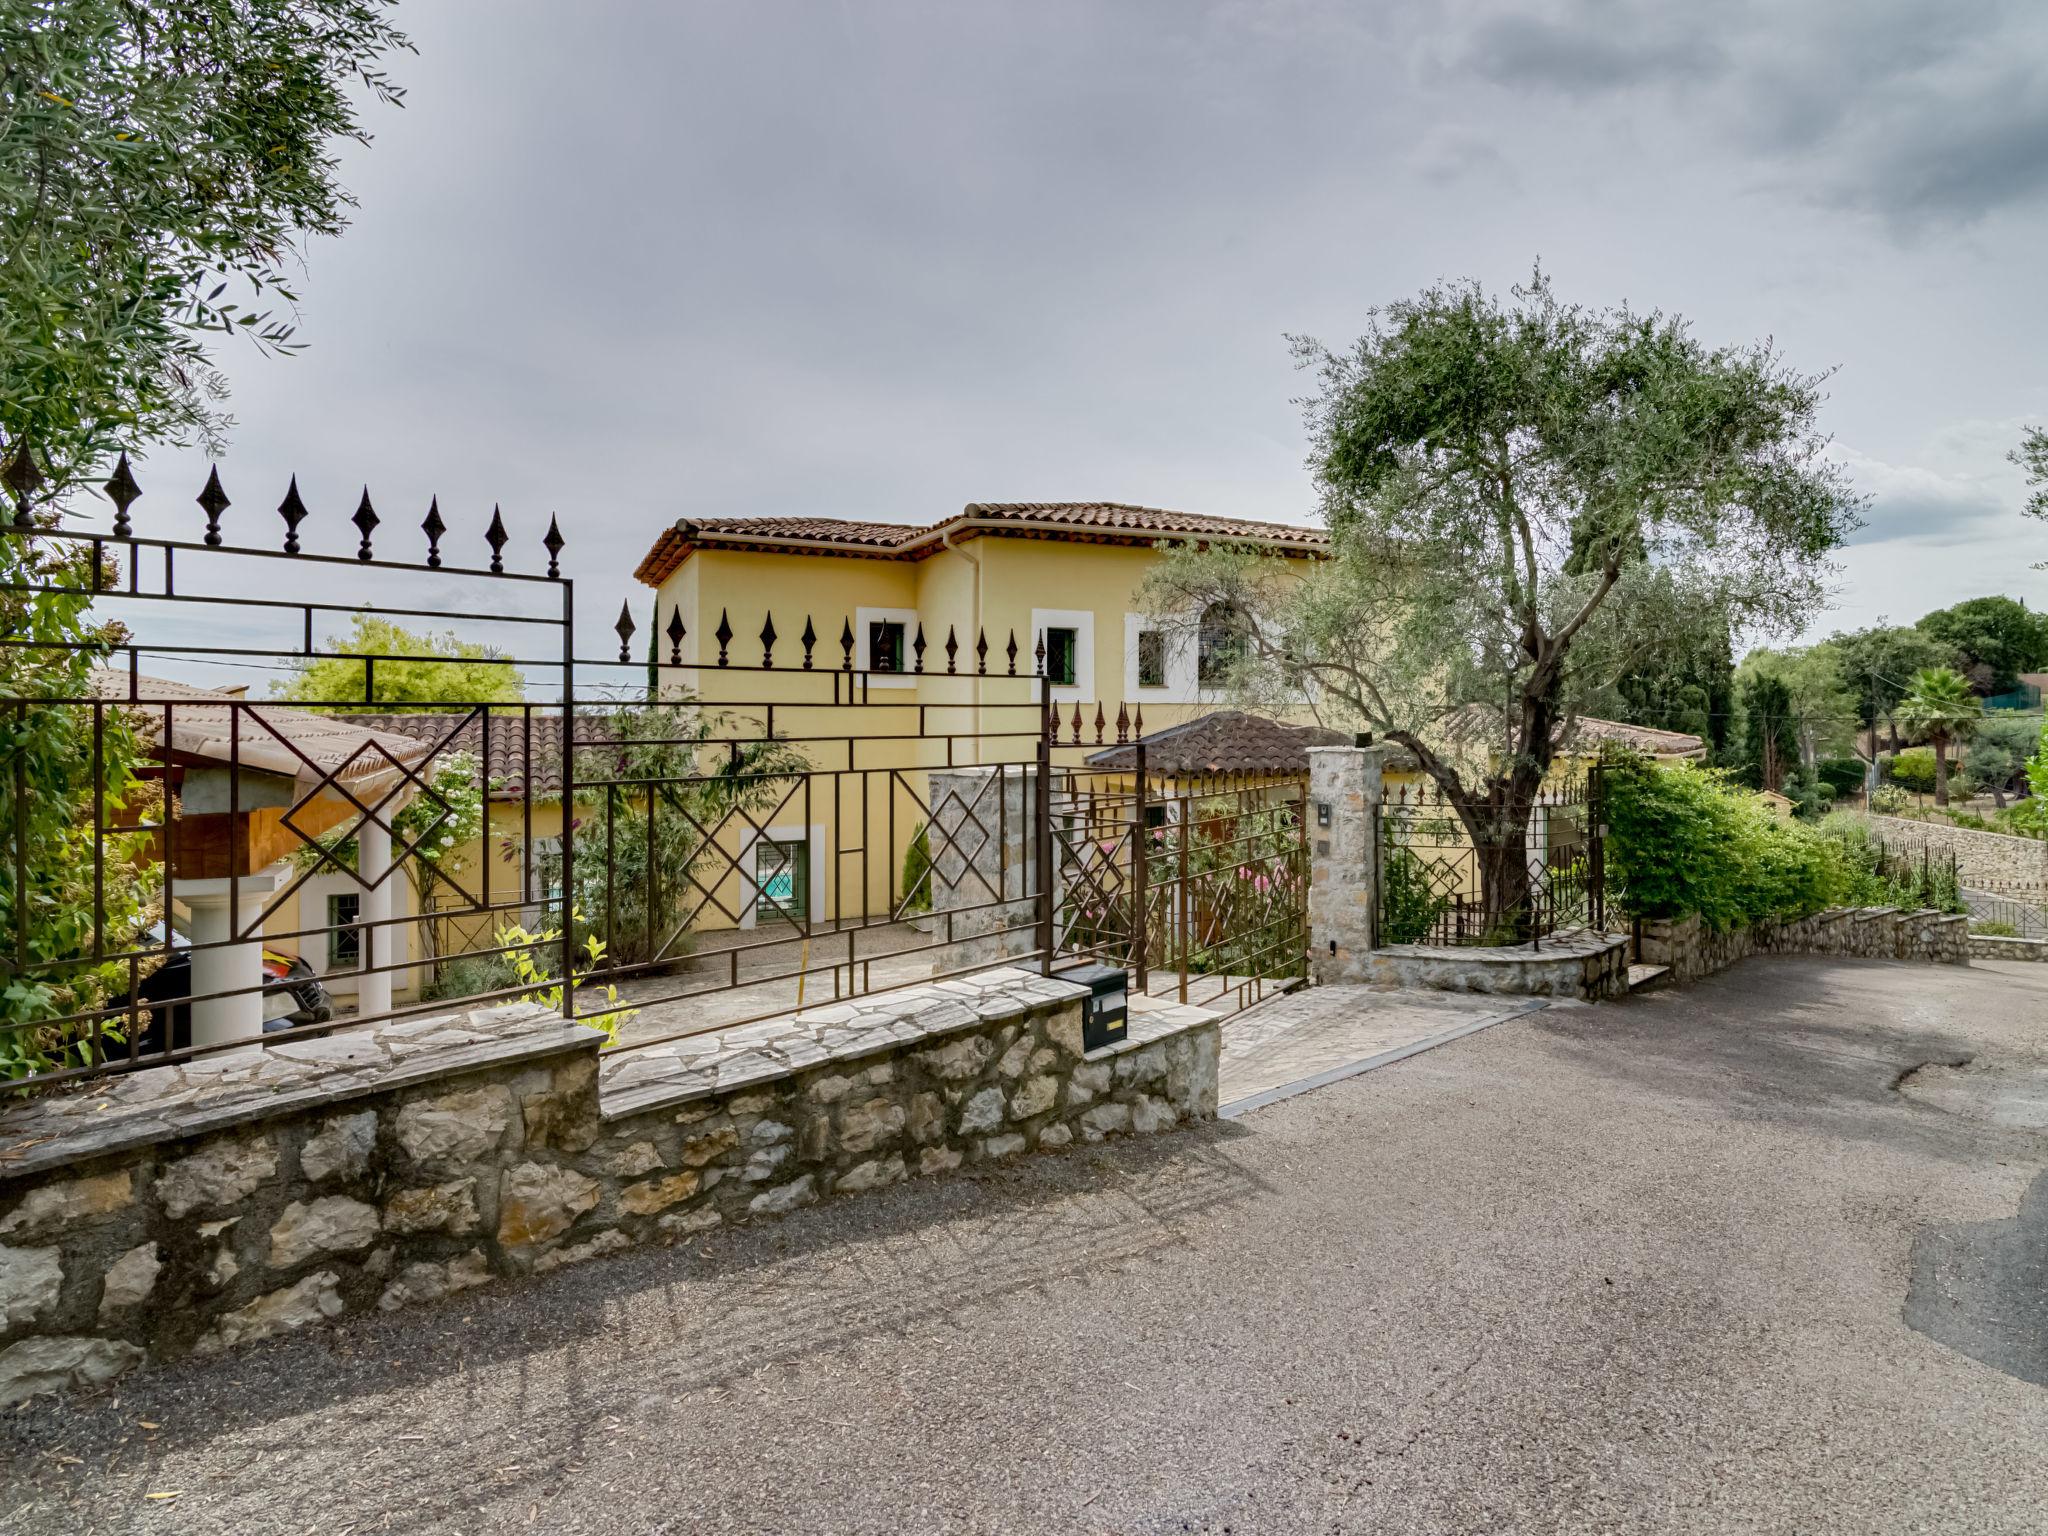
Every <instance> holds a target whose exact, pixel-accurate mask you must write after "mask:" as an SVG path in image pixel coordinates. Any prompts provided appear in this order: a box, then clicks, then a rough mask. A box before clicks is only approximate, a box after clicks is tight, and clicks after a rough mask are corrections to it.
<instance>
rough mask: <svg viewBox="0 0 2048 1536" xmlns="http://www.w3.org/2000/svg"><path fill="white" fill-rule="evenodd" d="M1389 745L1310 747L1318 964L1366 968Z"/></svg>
mask: <svg viewBox="0 0 2048 1536" xmlns="http://www.w3.org/2000/svg"><path fill="white" fill-rule="evenodd" d="M1386 757H1387V749H1386V748H1385V747H1310V748H1309V749H1308V816H1309V826H1308V836H1309V851H1310V859H1309V887H1308V927H1309V961H1310V966H1309V969H1310V972H1311V974H1312V975H1313V976H1314V977H1315V979H1316V980H1317V981H1355V980H1357V979H1358V978H1360V977H1362V976H1364V975H1365V974H1366V970H1367V965H1366V958H1365V957H1366V956H1367V955H1368V954H1369V953H1370V952H1371V951H1372V949H1373V947H1374V944H1375V941H1376V938H1377V934H1376V932H1375V929H1376V927H1377V923H1378V917H1379V879H1380V840H1379V807H1380V801H1381V799H1382V796H1383V793H1384V791H1383V789H1382V782H1381V776H1382V772H1383V770H1384V768H1385V765H1386Z"/></svg>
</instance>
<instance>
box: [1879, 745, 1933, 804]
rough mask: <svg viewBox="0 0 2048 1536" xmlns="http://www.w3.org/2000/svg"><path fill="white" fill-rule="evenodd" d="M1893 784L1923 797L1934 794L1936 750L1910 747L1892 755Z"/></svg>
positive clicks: (1891, 771)
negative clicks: (1915, 791)
mask: <svg viewBox="0 0 2048 1536" xmlns="http://www.w3.org/2000/svg"><path fill="white" fill-rule="evenodd" d="M1889 767H1890V773H1891V778H1892V782H1893V783H1894V784H1899V785H1903V786H1904V787H1905V788H1907V789H1911V790H1917V791H1918V792H1919V793H1921V794H1923V795H1927V794H1932V793H1933V792H1934V748H1932V747H1908V748H1906V750H1905V751H1903V752H1897V753H1894V754H1893V755H1892V760H1891V763H1890V765H1889Z"/></svg>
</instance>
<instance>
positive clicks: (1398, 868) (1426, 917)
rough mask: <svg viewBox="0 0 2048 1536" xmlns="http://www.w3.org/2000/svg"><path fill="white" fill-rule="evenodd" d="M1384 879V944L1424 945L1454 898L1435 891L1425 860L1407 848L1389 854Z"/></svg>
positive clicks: (1382, 908) (1382, 921)
mask: <svg viewBox="0 0 2048 1536" xmlns="http://www.w3.org/2000/svg"><path fill="white" fill-rule="evenodd" d="M1380 880H1381V888H1382V892H1383V896H1384V900H1383V902H1382V905H1381V910H1380V922H1381V924H1382V931H1381V933H1380V942H1381V943H1383V944H1419V943H1421V942H1422V940H1424V939H1425V938H1427V937H1428V936H1429V930H1430V926H1431V925H1432V924H1433V923H1435V922H1436V920H1437V918H1438V917H1439V916H1440V915H1441V914H1442V913H1443V912H1444V910H1445V909H1446V908H1447V907H1449V906H1450V904H1451V902H1450V898H1449V897H1448V896H1443V895H1439V894H1438V893H1437V892H1436V891H1435V890H1433V889H1431V887H1430V883H1429V878H1428V876H1427V875H1425V874H1424V873H1423V869H1422V861H1421V860H1420V859H1418V858H1416V857H1415V855H1414V854H1412V853H1410V852H1409V851H1408V850H1407V849H1405V848H1393V849H1390V850H1389V851H1388V853H1387V862H1386V867H1385V868H1384V869H1383V870H1382V871H1381V874H1380Z"/></svg>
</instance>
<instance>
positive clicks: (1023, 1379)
mask: <svg viewBox="0 0 2048 1536" xmlns="http://www.w3.org/2000/svg"><path fill="white" fill-rule="evenodd" d="M2043 970H2048V967H2035V968H2032V971H2031V972H2030V971H2029V968H2027V967H2024V966H2012V967H2009V968H1998V967H1977V968H1973V969H1972V970H1969V971H1951V970H1945V969H1944V970H1933V969H1927V968H1913V967H1907V966H1903V965H1890V964H1870V963H1862V964H1858V963H1832V962H1826V961H1808V960H1792V959H1777V958H1765V959H1755V960H1751V961H1748V962H1746V963H1745V964H1743V965H1742V966H1740V967H1738V968H1737V969H1736V970H1735V971H1734V972H1732V973H1729V974H1727V975H1724V976H1723V977H1720V978H1718V979H1716V980H1715V981H1712V982H1710V983H1707V984H1705V985H1701V986H1698V987H1695V988H1692V989H1690V990H1687V991H1683V992H1668V993H1663V994H1655V995H1651V996H1646V997H1642V998H1637V999H1634V1000H1631V1001H1630V1002H1627V1003H1623V1004H1615V1005H1605V1006H1602V1007H1599V1008H1564V1007H1556V1008H1552V1009H1550V1010H1548V1011H1545V1012H1539V1013H1534V1014H1531V1015H1528V1016H1526V1017H1524V1018H1520V1019H1516V1020H1514V1021H1512V1022H1509V1023H1506V1024H1503V1025H1500V1026H1499V1027H1497V1028H1493V1029H1489V1030H1486V1031H1483V1032H1481V1033H1479V1034H1476V1035H1473V1036H1470V1037H1468V1038H1466V1039H1463V1040H1460V1041H1457V1042H1455V1043H1453V1044H1451V1045H1447V1046H1445V1047H1442V1048H1441V1049H1438V1050H1434V1051H1431V1052H1428V1053H1426V1054H1424V1055H1421V1056H1417V1057H1414V1058H1411V1059H1409V1060H1406V1061H1403V1062H1401V1063H1399V1064H1397V1065H1395V1066H1392V1067H1388V1068H1386V1069H1384V1070H1381V1071H1376V1072H1372V1073H1370V1074H1367V1075H1365V1076H1363V1077H1358V1078H1353V1079H1350V1080H1347V1081H1344V1082H1341V1083H1338V1084H1335V1085H1333V1086H1331V1087H1328V1088H1325V1089H1322V1090H1319V1091H1317V1092H1314V1093H1311V1094H1307V1095H1304V1096H1302V1097H1299V1098H1295V1099H1291V1100H1288V1101H1286V1102H1284V1103H1281V1104H1278V1105H1275V1106H1273V1107H1271V1108H1269V1109H1265V1110H1261V1111H1258V1112H1256V1113H1254V1114H1252V1115H1250V1116H1248V1117H1246V1118H1245V1119H1243V1120H1239V1121H1235V1122H1231V1123H1228V1124H1220V1125H1215V1126H1211V1127H1206V1128H1203V1129H1201V1130H1197V1131H1191V1132H1186V1133H1182V1134H1178V1135H1174V1136H1167V1137H1160V1138H1155V1139H1153V1140H1151V1141H1150V1142H1148V1143H1142V1144H1139V1143H1127V1144H1120V1145H1112V1146H1108V1147H1103V1148H1097V1149H1092V1150H1089V1151H1086V1152H1079V1153H1074V1154H1071V1155H1065V1156H1047V1157H1039V1158H1034V1159H1031V1160H1028V1161H1027V1162H1025V1163H1024V1164H1022V1165H1020V1166H1017V1167H1014V1168H1010V1169H1005V1170H1002V1171H998V1172H991V1173H987V1174H984V1175H982V1176H980V1177H974V1178H955V1179H948V1180H940V1181H924V1182H922V1183H920V1184H917V1185H913V1186H905V1187H901V1188H898V1189H895V1190H892V1191H890V1192H888V1193H886V1194H883V1195H880V1196H869V1197H864V1198H861V1199H857V1200H848V1201H840V1202H834V1203H830V1204H827V1205H825V1206H822V1207H819V1208H817V1209H814V1210H811V1211H807V1212H803V1213H799V1214H798V1215H796V1216H793V1217H790V1218H788V1219H786V1220H784V1221H781V1222H779V1223H772V1224H764V1225H761V1226H757V1227H754V1228H752V1229H749V1230H745V1231H741V1232H735V1233H730V1234H724V1235H721V1236H718V1237H716V1238H714V1239H713V1240H711V1241H709V1242H704V1243H701V1244H695V1245H692V1246H689V1247H687V1248H681V1249H675V1250H667V1251H658V1252H648V1253H640V1254H631V1255H626V1256H623V1257H620V1258H617V1259H610V1260H599V1261H595V1262H592V1263H589V1264H586V1265H583V1266H581V1267H579V1268H577V1269H574V1270H570V1271H567V1272H564V1273H560V1274H557V1275H555V1276H552V1277H549V1278H548V1279H547V1280H544V1281H540V1282H535V1283H529V1284H522V1285H519V1286H510V1287H504V1288H501V1289H498V1290H495V1291H491V1292H487V1293H479V1294H474V1295H471V1296H468V1297H463V1298H458V1299H457V1300H456V1301H455V1302H454V1303H453V1304H450V1305H444V1306H441V1307H439V1308H429V1309H423V1310H421V1311H418V1312H415V1313H411V1314H408V1315H406V1316H404V1317H402V1318H392V1319H385V1320H378V1321H375V1322H359V1323H355V1324H353V1325H350V1326H346V1327H342V1328H339V1329H336V1330H333V1331H332V1332H329V1333H326V1334H323V1335H320V1336H317V1337H316V1336H301V1337H298V1338H295V1339H290V1340H285V1341H281V1342H279V1343H277V1344H274V1345H270V1346H264V1347H259V1348H256V1349H252V1350H249V1351H245V1352H243V1353H240V1354H237V1355H235V1356H232V1357H230V1358H228V1359H227V1360H225V1361H214V1362H210V1363H194V1364H190V1365H187V1366H182V1367H176V1368H172V1369H167V1370H162V1371H157V1372H153V1373H149V1374H146V1375H143V1376H140V1377H137V1378H135V1379H133V1380H131V1381H129V1382H126V1383H124V1384H122V1385H121V1386H120V1387H119V1388H118V1390H110V1391H109V1392H107V1393H104V1394H101V1395H99V1396H97V1397H93V1398H81V1399H74V1400H72V1401H70V1402H68V1403H65V1404H61V1405H59V1404H52V1403H49V1402H43V1403H39V1404H35V1405H31V1406H30V1407H28V1408H26V1409H24V1410H21V1411H18V1412H15V1413H12V1414H9V1415H6V1416H4V1420H0V1529H8V1530H21V1531H34V1532H42V1531H50V1532H56V1531H62V1532H67V1533H73V1532H76V1533H83V1532H97V1531H123V1532H126V1531H143V1532H147V1531H154V1530H165V1531H173V1530H175V1531H178V1532H180V1533H207V1532H264V1533H269V1532H297V1531H313V1532H319V1533H321V1536H341V1533H344V1532H351V1531H353V1532H379V1531H392V1532H408V1533H415V1532H458V1531H459V1532H487V1531H489V1532H495V1531H519V1530H526V1529H535V1530H546V1531H568V1532H604V1533H634V1532H647V1533H657V1532H670V1533H677V1536H680V1533H684V1532H699V1531H718V1532H721V1533H726V1532H755V1531H759V1532H799V1531H831V1532H875V1533H891V1536H893V1533H898V1532H922V1531H987V1532H1002V1533H1020V1532H1041V1531H1043V1532H1062V1533H1064V1532H1093V1531H1105V1532H1107V1531H1120V1532H1130V1533H1165V1532H1226V1531H1229V1532H1245V1533H1250V1532H1269V1531H1385V1532H1390V1533H1392V1532H1398V1533H1402V1536H1423V1533H1433V1532H1482V1531H1484V1532H1551V1531H1558V1532H1563V1531H1569V1532H1574V1533H1579V1532H1617V1533H1621V1532H1627V1533H1637V1532H1644V1531H1660V1532H1661V1531H1686V1532H1706V1531H1717V1532H1718V1531H1726V1532H1745V1533H1753V1532H1802V1533H1812V1532H1827V1533H1842V1532H1866V1531H1923V1532H1941V1533H1944V1536H1949V1533H1963V1532H1979V1531H2008V1532H2021V1531H2025V1532H2040V1531H2042V1530H2043V1529H2044V1527H2048V1515H2044V1513H2043V1511H2044V1510H2048V1458H2044V1457H2043V1456H2042V1454H2041V1452H2042V1448H2043V1447H2044V1446H2048V1390H2044V1387H2043V1386H2042V1385H2041V1384H2040V1383H2041V1380H2042V1379H2043V1378H2044V1377H2048V1355H2044V1354H2042V1353H2041V1352H2040V1345H2041V1341H2042V1340H2043V1339H2044V1338H2048V1322H2044V1319H2043V1316H2042V1311H2043V1306H2044V1305H2048V1185H2042V1186H2037V1187H2036V1189H2035V1193H2034V1197H2033V1198H2032V1199H2031V1200H2030V1201H2029V1202H2028V1207H2029V1209H2030V1211H2031V1212H2032V1213H2033V1219H2031V1220H2029V1219H2027V1218H2023V1217H2021V1216H2020V1214H2019V1213H2020V1211H2021V1204H2022V1200H2023V1197H2025V1196H2026V1194H2027V1191H2028V1188H2029V1186H2030V1185H2031V1184H2034V1182H2035V1180H2036V1178H2037V1176H2039V1175H2040V1173H2041V1169H2042V1167H2043V1164H2044V1163H2048V1135H2044V1133H2043V1131H2042V1130H2041V1129H2039V1121H2040V1117H2039V1115H2038V1114H2037V1113H2036V1111H2037V1110H2038V1108H2039V1107H2040V1104H2041V1102H2042V1098H2041V1095H2042V1088H2043V1084H2044V1083H2048V976H2043V975H2040V974H2038V973H2039V972H2040V971H2043ZM1966 1058H1967V1060H1968V1062H1969V1063H1970V1064H1971V1065H1970V1066H1969V1067H1963V1066H1958V1065H1957V1063H1959V1062H1962V1061H1964V1060H1965V1059H1966ZM1929 1063H1935V1064H1937V1065H1934V1066H1929V1065H1926V1064H1929ZM1908 1319H1910V1323H1909V1321H1908ZM1943 1340H1946V1342H1943ZM1986 1362H1990V1363H1986ZM2037 1365H2038V1369H2037ZM2030 1378H2032V1379H2030ZM173 1492H175V1493H176V1494H177V1495H178V1496H177V1497H176V1498H158V1499H152V1498H150V1497H149V1495H151V1494H167V1493H173Z"/></svg>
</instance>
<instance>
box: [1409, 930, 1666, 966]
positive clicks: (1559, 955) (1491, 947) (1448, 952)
mask: <svg viewBox="0 0 2048 1536" xmlns="http://www.w3.org/2000/svg"><path fill="white" fill-rule="evenodd" d="M1627 942H1628V940H1627V939H1626V938H1622V937H1617V936H1616V935H1614V934H1611V933H1602V932H1600V931H1599V930H1598V929H1596V928H1575V929H1571V930H1568V931H1566V932H1562V933H1558V934H1554V935H1552V936H1551V937H1549V938H1546V939H1544V940H1543V941H1542V942H1541V943H1540V944H1535V945H1530V944H1382V945H1381V946H1380V947H1379V948H1378V949H1376V950H1374V951H1373V953H1374V954H1378V955H1395V956H1401V957H1405V958H1409V959H1417V960H1464V961H1469V962H1472V963H1473V964H1477V965H1526V964H1528V963H1529V962H1530V961H1531V960H1570V959H1583V958H1585V957H1586V956H1588V955H1599V954H1604V953H1606V952H1607V951H1608V950H1610V949H1612V948H1613V947H1614V946H1615V945H1617V944H1623V945H1625V944H1627Z"/></svg>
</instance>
